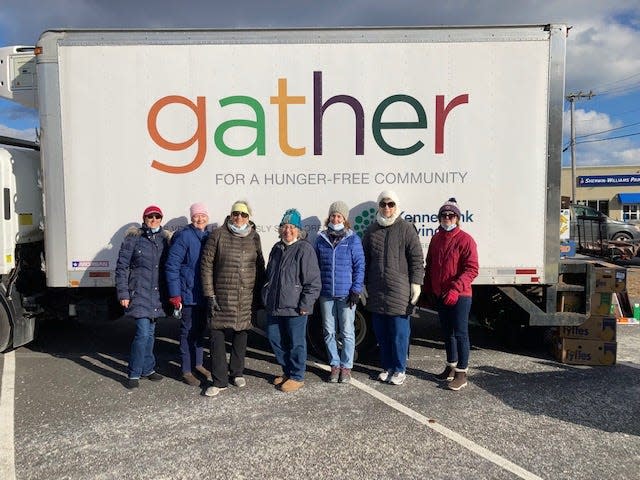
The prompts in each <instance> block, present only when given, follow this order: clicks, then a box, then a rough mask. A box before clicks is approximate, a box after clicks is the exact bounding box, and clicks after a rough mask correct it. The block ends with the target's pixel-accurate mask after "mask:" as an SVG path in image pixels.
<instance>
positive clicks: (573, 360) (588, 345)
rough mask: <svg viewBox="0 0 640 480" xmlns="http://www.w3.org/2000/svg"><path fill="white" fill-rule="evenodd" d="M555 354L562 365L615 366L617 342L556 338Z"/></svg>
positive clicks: (554, 342) (554, 341)
mask: <svg viewBox="0 0 640 480" xmlns="http://www.w3.org/2000/svg"><path fill="white" fill-rule="evenodd" d="M553 350H554V351H553V353H554V356H555V358H556V360H558V361H559V362H561V363H567V364H571V365H614V364H615V363H616V350H617V343H616V342H603V341H600V340H583V339H578V338H561V337H555V338H554V340H553Z"/></svg>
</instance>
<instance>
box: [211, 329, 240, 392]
mask: <svg viewBox="0 0 640 480" xmlns="http://www.w3.org/2000/svg"><path fill="white" fill-rule="evenodd" d="M226 332H230V335H232V338H231V358H230V360H229V365H228V366H227V349H226V346H225V343H224V342H225V333H226ZM247 337H248V331H247V330H240V331H235V330H232V329H220V330H218V329H213V330H211V376H212V377H213V386H214V387H220V388H224V387H226V386H227V385H229V376H231V377H234V378H235V377H241V376H242V372H243V371H244V358H245V355H246V353H247Z"/></svg>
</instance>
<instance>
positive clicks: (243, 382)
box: [233, 377, 247, 388]
mask: <svg viewBox="0 0 640 480" xmlns="http://www.w3.org/2000/svg"><path fill="white" fill-rule="evenodd" d="M233 384H234V385H235V386H236V387H239V388H242V387H244V386H245V385H246V384H247V381H246V380H245V379H244V377H235V378H234V379H233Z"/></svg>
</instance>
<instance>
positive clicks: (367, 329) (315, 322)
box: [307, 307, 376, 361]
mask: <svg viewBox="0 0 640 480" xmlns="http://www.w3.org/2000/svg"><path fill="white" fill-rule="evenodd" d="M354 323H355V325H354V326H355V337H356V338H355V343H356V350H355V353H354V360H357V359H358V358H363V357H365V358H366V357H368V356H370V355H371V354H372V353H373V352H374V351H375V348H376V337H375V335H374V333H373V328H372V326H371V314H370V313H369V312H367V311H365V310H363V309H362V308H356V318H355V322H354ZM307 344H308V345H309V346H310V347H311V348H310V349H309V350H310V351H311V352H312V353H313V354H314V355H315V356H317V357H318V358H319V359H321V360H323V361H327V360H328V356H327V348H326V347H325V344H324V332H323V331H322V316H321V314H320V308H318V307H316V308H315V310H314V312H313V315H310V316H309V322H308V323H307Z"/></svg>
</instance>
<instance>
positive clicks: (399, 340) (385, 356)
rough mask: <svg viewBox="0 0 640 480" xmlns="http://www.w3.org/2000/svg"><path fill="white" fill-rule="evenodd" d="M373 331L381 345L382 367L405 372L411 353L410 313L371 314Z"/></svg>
mask: <svg viewBox="0 0 640 480" xmlns="http://www.w3.org/2000/svg"><path fill="white" fill-rule="evenodd" d="M371 320H372V323H373V331H374V333H375V334H376V339H377V340H378V346H379V347H380V363H381V364H382V368H383V369H384V370H387V371H391V372H400V373H404V372H405V371H406V370H407V356H408V355H409V334H410V333H411V324H410V323H409V315H397V316H395V315H383V314H381V313H373V314H371Z"/></svg>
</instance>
